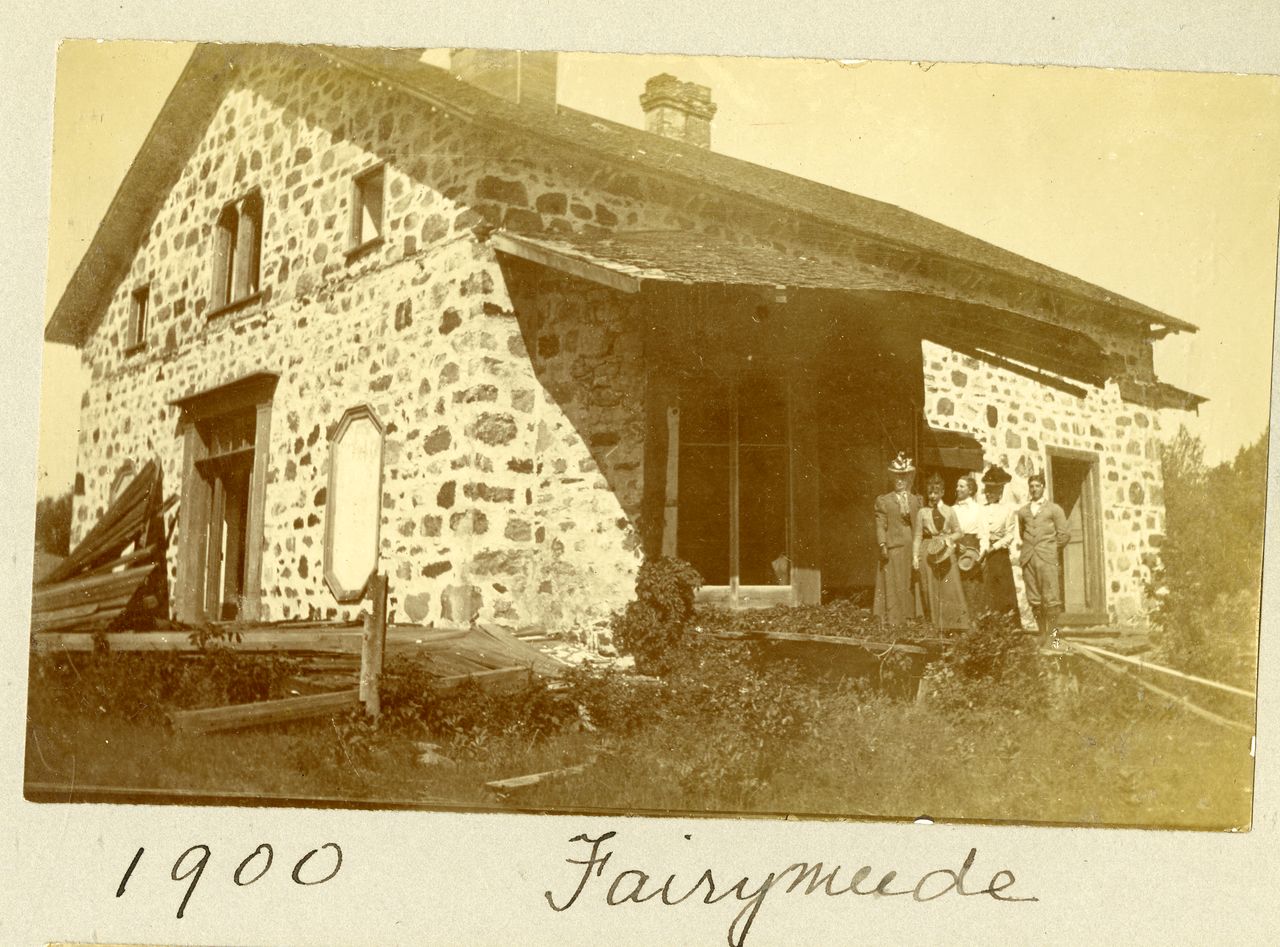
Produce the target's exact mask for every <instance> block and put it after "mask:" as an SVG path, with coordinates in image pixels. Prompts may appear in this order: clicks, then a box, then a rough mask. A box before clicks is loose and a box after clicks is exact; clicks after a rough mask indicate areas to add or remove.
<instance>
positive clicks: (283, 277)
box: [73, 57, 643, 630]
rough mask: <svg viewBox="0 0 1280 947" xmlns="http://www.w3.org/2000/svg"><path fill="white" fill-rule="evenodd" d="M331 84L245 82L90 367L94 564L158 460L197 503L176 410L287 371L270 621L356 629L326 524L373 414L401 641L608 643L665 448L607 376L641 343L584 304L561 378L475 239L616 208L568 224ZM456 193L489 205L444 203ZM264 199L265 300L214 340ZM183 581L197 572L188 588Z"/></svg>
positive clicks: (89, 494) (86, 501)
mask: <svg viewBox="0 0 1280 947" xmlns="http://www.w3.org/2000/svg"><path fill="white" fill-rule="evenodd" d="M312 78H314V77H312V76H311V74H310V73H309V71H308V70H307V69H305V68H302V67H299V66H297V65H296V64H291V63H290V62H289V61H287V60H273V59H268V58H266V57H263V59H262V60H261V61H259V62H255V63H251V64H250V65H249V66H248V68H246V70H245V71H244V74H243V75H242V76H241V77H240V80H239V83H238V85H237V86H236V87H235V88H233V89H232V90H231V91H230V92H229V94H228V95H227V97H226V99H225V100H224V102H223V103H222V105H221V107H220V109H219V111H218V114H217V115H216V116H215V118H214V119H213V121H212V123H211V124H210V127H209V129H208V132H207V133H206V136H205V138H204V140H203V141H202V142H201V144H200V145H199V146H198V147H197V149H196V151H195V153H194V154H193V155H192V156H191V158H190V160H189V161H188V163H187V165H186V167H185V169H184V170H183V172H182V173H181V175H180V177H179V179H178V182H177V183H176V184H175V186H174V188H173V190H172V191H171V193H170V194H169V196H168V198H167V200H166V202H165V204H164V207H163V208H162V210H161V211H160V213H159V214H158V216H157V218H156V220H155V222H154V223H153V225H152V227H151V230H150V232H149V234H148V236H147V239H146V240H145V241H144V242H143V244H142V245H141V246H140V248H139V250H138V252H137V255H136V257H135V261H134V264H133V267H132V270H131V272H130V274H129V276H128V278H126V279H125V280H124V281H122V282H121V284H120V286H119V287H118V289H117V291H116V293H115V296H114V299H113V302H112V304H111V305H110V307H109V309H108V310H107V312H106V313H105V314H104V316H103V319H102V322H101V324H100V325H99V327H98V328H97V330H96V331H95V332H94V333H93V335H92V336H91V337H90V339H89V340H88V342H87V343H86V345H85V346H84V349H83V353H82V356H83V359H84V362H85V363H86V365H87V366H88V367H89V369H90V371H91V379H92V380H91V384H90V386H89V389H88V391H87V392H86V393H85V395H84V398H83V400H82V411H81V435H80V445H79V461H78V469H79V471H80V473H81V476H82V480H83V483H82V493H81V495H79V496H77V497H76V500H75V513H74V519H73V531H74V537H73V538H74V539H75V540H78V539H79V538H81V537H82V536H83V535H84V533H85V532H87V531H88V529H89V528H90V527H91V526H92V525H93V523H94V522H95V521H96V520H97V518H98V517H100V516H101V515H102V512H103V511H104V510H105V507H106V505H107V502H108V493H109V490H110V486H111V482H112V480H113V479H114V477H115V475H116V472H117V471H118V470H119V469H120V468H121V467H122V466H123V465H124V464H126V463H130V462H131V463H133V464H134V465H135V467H137V466H140V465H141V463H143V462H145V460H146V459H147V458H149V457H152V456H158V457H159V458H160V459H161V461H162V464H163V467H164V474H165V484H166V489H167V491H168V492H176V491H177V490H178V489H179V487H180V483H181V471H182V443H181V432H180V428H179V412H178V411H177V409H176V408H173V407H171V406H170V404H169V402H171V401H172V400H174V399H176V398H179V397H183V396H185V395H189V394H192V393H195V392H199V391H203V390H207V389H209V388H213V387H216V386H217V385H220V384H223V383H225V382H227V381H230V380H233V379H235V378H237V377H239V376H241V375H244V374H246V373H248V372H251V371H259V370H270V371H276V372H279V373H280V376H281V378H280V382H279V385H278V387H277V389H276V392H275V396H274V400H273V415H272V429H271V456H270V467H269V474H268V484H267V492H266V510H265V524H264V546H265V549H264V557H263V568H262V588H263V600H262V601H263V606H262V607H263V615H262V617H263V618H265V619H283V618H297V617H352V614H353V612H355V611H357V609H356V608H339V607H336V606H335V604H334V602H333V600H332V598H331V596H330V595H329V593H328V591H327V589H326V588H325V586H324V580H323V536H324V504H325V502H326V488H327V482H328V436H329V434H330V433H331V432H332V430H333V428H334V427H335V425H336V423H337V421H338V420H339V419H340V417H341V415H342V413H343V412H344V411H345V410H346V409H347V408H348V407H350V406H352V405H354V404H359V403H368V404H370V405H371V406H372V407H373V408H374V410H375V411H376V412H377V414H378V416H379V417H380V418H381V420H382V421H383V422H384V424H385V425H386V427H387V437H386V448H385V465H384V495H383V512H384V516H383V522H382V534H381V544H382V554H383V567H384V568H385V569H387V571H388V572H389V574H390V576H391V603H390V607H391V609H392V611H393V612H394V613H395V617H396V618H397V619H398V620H410V621H421V622H442V623H465V622H466V621H468V620H469V619H470V618H471V617H473V616H479V617H480V618H483V619H488V620H496V621H499V622H501V623H503V624H507V625H511V626H519V625H524V624H529V623H533V622H547V623H553V625H552V627H553V629H555V630H558V629H560V628H562V627H571V626H592V625H594V624H598V623H599V621H600V620H601V619H602V618H603V617H604V616H605V615H607V614H608V612H609V611H611V610H613V609H614V608H617V607H618V606H619V605H621V604H622V603H623V602H625V601H626V600H627V599H628V598H629V597H630V595H631V592H632V588H633V581H634V571H635V566H636V559H637V553H636V551H635V546H636V543H635V540H634V537H633V535H632V528H631V525H630V517H631V516H633V515H634V509H635V507H636V505H637V504H636V501H634V500H633V499H631V498H632V497H633V496H638V494H639V490H640V482H641V476H642V471H641V470H640V469H639V460H638V458H639V456H640V446H639V444H640V443H642V440H641V441H637V440H636V439H637V437H641V435H640V433H639V428H638V426H637V425H636V424H635V423H631V422H629V421H628V412H630V411H632V410H633V409H635V410H638V408H635V406H636V405H638V404H640V403H641V402H642V398H641V397H639V396H635V395H630V394H627V392H628V386H629V385H632V384H633V383H632V382H630V381H627V380H626V379H624V378H623V377H622V374H621V373H620V372H618V371H616V370H605V369H602V368H600V367H598V366H599V365H605V364H612V365H613V366H614V368H615V369H616V368H617V366H619V365H621V364H622V362H624V361H626V360H627V359H630V358H632V357H633V356H635V355H636V353H637V351H638V350H637V349H636V348H635V346H634V344H629V343H627V344H623V343H620V342H619V341H618V335H619V334H618V332H617V329H618V327H619V326H620V325H621V320H622V314H621V311H620V310H618V309H616V308H610V306H611V304H609V303H608V301H607V297H608V296H610V295H612V294H610V293H608V292H606V291H603V290H600V291H595V290H594V288H588V287H583V286H582V285H581V284H579V285H578V286H577V287H576V288H575V287H574V286H573V285H564V286H561V287H560V288H559V289H558V290H557V294H556V295H555V297H554V301H553V302H548V303H547V305H548V306H550V307H551V308H550V309H548V313H551V310H552V309H553V310H554V314H553V315H550V314H549V315H548V316H547V317H546V318H547V320H548V325H549V326H551V328H550V329H549V330H548V333H547V336H546V338H547V339H548V340H550V339H556V340H558V344H560V345H561V346H562V347H561V348H560V350H559V353H554V352H551V351H550V348H549V347H550V346H552V345H554V344H557V343H553V342H551V341H544V342H543V343H542V344H543V347H544V350H546V351H548V353H549V354H548V355H546V356H545V358H544V363H545V367H544V368H543V369H542V370H541V376H543V377H540V372H539V371H535V367H534V361H533V356H532V354H531V353H530V351H529V350H528V349H527V348H526V345H525V340H524V336H523V334H522V332H521V326H520V321H519V320H518V319H517V317H516V314H515V312H514V310H513V307H512V304H511V301H510V297H509V294H508V291H507V278H506V275H505V274H504V272H503V269H502V267H501V266H500V265H499V263H498V261H497V260H496V258H495V257H494V254H493V253H492V251H491V250H490V249H489V248H488V246H487V245H485V244H484V243H483V242H482V241H481V240H480V239H478V238H477V236H476V234H475V233H474V231H473V228H475V227H476V225H477V224H479V223H481V222H482V221H483V219H484V218H483V213H482V212H484V213H491V212H492V211H491V208H489V207H488V205H483V204H482V206H481V209H480V211H477V210H473V209H472V208H471V207H469V206H468V204H467V203H465V200H466V199H475V198H476V197H478V196H484V195H489V196H505V197H507V198H508V199H510V201H512V202H513V203H517V204H518V203H521V202H522V201H524V200H525V199H526V198H528V196H529V195H530V194H532V195H535V196H534V197H533V198H532V200H533V202H535V203H540V204H541V206H542V207H543V208H544V209H545V208H547V207H548V206H550V210H551V211H554V210H557V209H559V210H560V211H561V213H562V214H563V215H564V216H565V218H566V219H575V220H580V219H583V218H582V214H583V213H584V211H583V208H584V207H588V206H589V207H590V217H591V218H592V219H593V220H604V221H611V218H610V216H609V212H608V211H607V209H606V207H605V203H604V202H605V201H608V200H609V198H608V197H607V196H602V197H601V198H599V199H594V200H591V201H590V204H589V205H588V204H582V203H581V201H583V200H588V196H587V195H586V194H584V193H581V192H577V191H565V190H563V189H562V190H561V191H558V192H556V193H554V194H552V196H551V198H550V201H548V199H546V195H545V193H544V191H545V188H542V185H540V184H538V183H537V180H536V177H532V178H529V179H528V182H527V183H525V182H523V181H516V180H514V179H512V178H502V177H499V176H497V175H494V174H489V173H487V170H486V168H485V167H484V166H483V165H482V164H481V162H483V161H485V160H490V158H491V157H493V156H489V155H486V154H485V153H484V152H483V150H477V149H476V148H474V147H470V146H467V147H463V146H461V145H459V144H458V143H457V142H456V141H454V140H453V136H454V135H457V134H460V130H459V129H458V128H456V127H454V125H453V124H452V123H450V122H449V121H446V120H444V118H443V117H441V116H439V115H433V114H432V113H430V112H428V111H425V110H424V109H423V107H422V106H421V105H420V104H417V103H406V102H405V101H404V100H402V99H400V98H398V97H393V96H391V95H390V94H389V93H388V92H387V91H386V90H384V89H378V88H375V87H373V86H371V85H370V84H369V83H367V82H365V81H362V80H359V79H356V78H355V77H344V76H341V75H336V76H335V75H333V74H331V73H326V74H325V75H324V77H323V79H322V81H318V82H314V83H313V82H312V81H311V80H312ZM399 155H409V156H413V157H412V158H410V159H408V160H406V161H404V162H401V163H396V162H397V161H398V157H397V156H399ZM379 160H386V161H388V163H387V165H386V175H387V185H386V187H387V196H388V209H387V214H386V221H387V224H386V229H385V231H384V240H383V242H382V243H381V244H380V245H377V246H374V247H372V248H370V249H369V250H368V251H366V252H365V253H362V254H360V255H358V256H354V257H352V258H350V259H348V257H347V253H346V251H347V240H348V226H349V221H348V213H349V202H350V189H351V183H350V182H351V177H352V175H353V174H356V173H359V172H360V171H361V170H364V169H365V168H368V167H370V166H372V165H373V164H375V163H377V162H378V161H379ZM494 160H497V159H496V158H495V159H494ZM454 179H457V180H465V181H467V182H469V184H468V187H467V188H463V189H459V188H458V187H457V186H452V185H449V184H447V183H445V182H447V181H449V180H454ZM253 187H257V188H259V189H260V190H261V193H262V195H263V198H264V203H265V207H266V211H265V214H264V226H263V237H262V252H261V294H260V296H259V298H257V299H255V300H252V301H251V302H250V303H248V304H247V305H244V306H240V307H236V308H234V309H233V310H232V311H227V312H225V313H223V314H216V315H214V316H213V317H212V318H210V317H209V313H208V299H209V298H210V292H209V289H210V286H211V282H212V279H213V274H212V271H211V267H212V262H211V257H212V240H213V227H214V223H215V221H216V219H217V216H218V214H219V212H220V211H221V208H222V207H223V206H224V205H225V203H226V202H227V201H229V200H232V199H235V198H236V197H238V196H241V195H243V194H244V193H245V192H246V191H247V190H249V189H250V188H253ZM463 190H466V191H467V192H468V193H467V194H464V193H462V191H463ZM446 192H448V194H449V195H450V196H446ZM521 192H523V194H524V197H522V196H521ZM561 205H563V206H561ZM548 213H550V211H548ZM629 216H630V219H632V220H633V221H634V220H638V217H637V216H636V215H635V214H632V215H629ZM141 285H149V286H150V293H151V299H150V304H151V305H150V309H151V313H150V318H149V324H148V328H147V337H146V346H145V348H144V349H143V350H142V351H140V352H135V353H132V354H126V353H125V352H124V341H123V340H124V336H125V332H126V326H127V321H128V316H129V302H130V296H131V295H132V293H133V290H134V289H135V288H136V287H138V286H141ZM575 294H582V295H581V298H580V299H579V298H576V295H575ZM548 299H550V297H548ZM540 305H541V304H540ZM605 336H609V338H608V339H607V340H606V339H605ZM608 353H613V354H608ZM640 364H641V363H640V360H639V359H638V358H634V359H633V360H632V362H631V363H630V367H631V368H635V369H637V370H638V368H639V366H640ZM638 379H639V380H638V382H636V383H637V384H639V385H640V386H641V387H640V389H639V390H640V391H642V385H643V375H640V376H638ZM545 385H552V386H553V387H554V388H555V392H556V394H555V397H551V396H549V395H548V392H547V389H546V387H545ZM578 388H581V392H582V393H581V394H578V393H576V391H577V389H578ZM557 398H561V399H565V401H566V404H569V403H573V404H574V405H575V406H576V405H582V406H591V408H592V410H591V411H589V412H586V413H585V414H583V412H580V411H578V410H577V409H576V407H567V408H562V407H560V405H559V401H557ZM609 449H612V453H611V455H610V457H609V459H607V460H600V459H597V455H599V454H600V453H601V451H603V450H609ZM543 452H545V453H546V455H547V456H546V457H545V458H544V459H539V455H540V453H543ZM561 468H563V469H561ZM615 488H616V489H617V490H618V493H617V495H616V496H614V494H613V493H612V490H613V489H615ZM178 542H181V537H178ZM175 545H176V544H175ZM176 562H177V559H176V550H172V551H171V554H170V580H171V582H172V581H173V580H174V579H175V578H176Z"/></svg>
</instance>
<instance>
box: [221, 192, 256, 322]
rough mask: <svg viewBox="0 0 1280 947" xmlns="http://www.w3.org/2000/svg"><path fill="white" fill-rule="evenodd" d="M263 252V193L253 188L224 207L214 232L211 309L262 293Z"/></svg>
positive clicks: (230, 304)
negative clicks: (259, 273) (260, 276)
mask: <svg viewBox="0 0 1280 947" xmlns="http://www.w3.org/2000/svg"><path fill="white" fill-rule="evenodd" d="M261 255H262V195H261V194H260V193H259V192H258V191H253V192H252V193H250V194H247V195H245V196H244V197H242V198H240V199H239V200H236V201H232V202H231V203H229V204H227V205H226V206H225V207H223V208H222V213H221V214H219V215H218V227H217V231H216V232H215V234H214V248H213V286H212V287H211V295H210V307H209V309H210V312H211V313H216V312H218V311H219V310H221V309H225V308H226V307H228V306H233V305H235V304H236V303H240V302H244V301H245V300H248V299H252V298H253V297H255V296H257V294H258V288H259V287H258V271H259V267H260V264H261Z"/></svg>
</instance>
